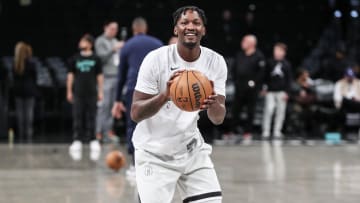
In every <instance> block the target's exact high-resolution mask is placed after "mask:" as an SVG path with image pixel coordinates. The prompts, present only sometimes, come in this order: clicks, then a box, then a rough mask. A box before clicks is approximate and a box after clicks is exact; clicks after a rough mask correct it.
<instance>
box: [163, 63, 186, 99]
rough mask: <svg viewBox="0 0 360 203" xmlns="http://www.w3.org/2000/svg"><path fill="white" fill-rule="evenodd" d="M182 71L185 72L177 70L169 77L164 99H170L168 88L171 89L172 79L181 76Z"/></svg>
mask: <svg viewBox="0 0 360 203" xmlns="http://www.w3.org/2000/svg"><path fill="white" fill-rule="evenodd" d="M184 71H185V70H178V71H175V72H174V74H172V75H171V77H170V79H169V80H168V81H167V86H166V92H165V95H166V97H168V98H170V87H171V84H173V82H174V79H175V78H176V77H178V76H179V75H181V73H183V72H184Z"/></svg>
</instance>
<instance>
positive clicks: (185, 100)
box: [170, 70, 213, 112]
mask: <svg viewBox="0 0 360 203" xmlns="http://www.w3.org/2000/svg"><path fill="white" fill-rule="evenodd" d="M212 93H213V87H212V84H211V82H210V80H209V79H208V78H207V77H206V76H205V75H204V74H203V73H201V72H199V71H196V70H186V71H184V72H182V73H181V74H180V75H179V76H178V77H176V78H175V79H174V82H173V83H172V85H171V87H170V96H171V100H172V101H173V102H174V103H175V105H176V106H177V107H179V108H180V109H181V110H184V111H188V112H191V111H197V110H199V109H200V107H201V105H202V104H203V103H204V100H205V99H206V98H208V97H209V96H210V95H212Z"/></svg>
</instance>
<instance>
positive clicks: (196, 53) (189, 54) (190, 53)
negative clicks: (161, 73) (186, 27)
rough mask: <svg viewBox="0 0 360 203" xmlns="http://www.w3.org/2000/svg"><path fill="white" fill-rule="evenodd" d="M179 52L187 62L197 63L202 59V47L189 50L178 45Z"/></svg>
mask: <svg viewBox="0 0 360 203" xmlns="http://www.w3.org/2000/svg"><path fill="white" fill-rule="evenodd" d="M177 51H178V53H179V55H180V57H181V58H182V59H183V60H184V61H187V62H193V61H196V60H197V59H198V58H199V57H200V53H201V49H200V46H197V47H194V48H193V49H189V48H187V47H184V46H181V45H179V44H177Z"/></svg>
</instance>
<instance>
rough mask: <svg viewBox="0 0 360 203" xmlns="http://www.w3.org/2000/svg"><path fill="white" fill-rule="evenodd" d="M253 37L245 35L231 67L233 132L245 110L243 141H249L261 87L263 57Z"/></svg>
mask: <svg viewBox="0 0 360 203" xmlns="http://www.w3.org/2000/svg"><path fill="white" fill-rule="evenodd" d="M256 44H257V39H256V37H255V36H254V35H245V36H244V37H243V40H242V42H241V48H242V51H241V52H239V53H238V54H237V55H236V58H235V63H234V67H233V76H234V80H235V81H234V82H235V99H234V102H233V104H232V107H233V108H232V115H233V120H234V125H233V127H234V131H235V132H236V131H237V129H238V127H239V125H240V112H241V110H242V109H243V108H246V113H247V117H246V120H245V123H244V126H243V127H244V135H243V137H244V139H251V133H253V132H252V131H253V120H254V113H255V106H256V101H257V98H258V94H259V91H260V87H261V85H262V78H263V76H262V75H263V71H264V68H265V64H266V62H265V57H264V55H263V53H262V52H261V51H260V50H258V49H257V48H256Z"/></svg>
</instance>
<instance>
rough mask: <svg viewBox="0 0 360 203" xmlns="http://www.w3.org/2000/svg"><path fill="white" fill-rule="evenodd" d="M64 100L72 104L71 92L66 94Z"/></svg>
mask: <svg viewBox="0 0 360 203" xmlns="http://www.w3.org/2000/svg"><path fill="white" fill-rule="evenodd" d="M66 99H67V100H68V102H70V103H73V94H72V92H67V94H66Z"/></svg>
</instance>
